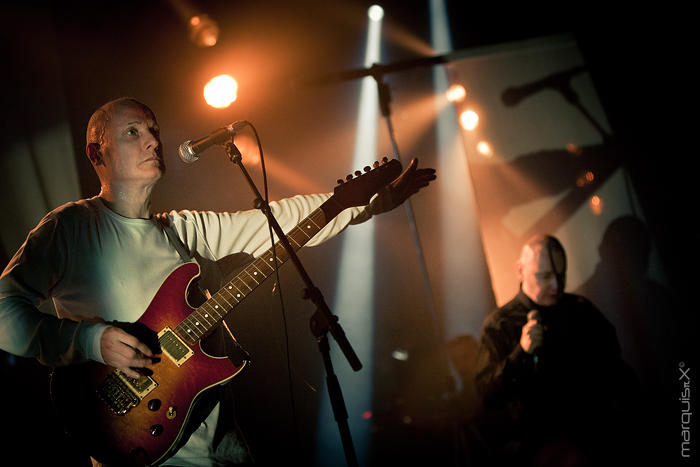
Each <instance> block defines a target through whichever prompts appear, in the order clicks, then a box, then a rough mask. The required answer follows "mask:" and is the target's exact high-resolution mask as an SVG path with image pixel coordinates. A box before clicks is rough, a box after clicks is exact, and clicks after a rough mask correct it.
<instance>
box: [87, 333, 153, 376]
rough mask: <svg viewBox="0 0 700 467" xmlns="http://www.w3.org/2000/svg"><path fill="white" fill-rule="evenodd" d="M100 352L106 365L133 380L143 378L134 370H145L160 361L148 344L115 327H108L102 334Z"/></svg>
mask: <svg viewBox="0 0 700 467" xmlns="http://www.w3.org/2000/svg"><path fill="white" fill-rule="evenodd" d="M100 350H101V351H102V359H103V360H104V362H105V364H107V365H109V366H113V367H114V368H116V369H118V370H121V371H123V372H124V373H125V374H126V375H127V376H129V377H131V378H138V377H140V376H141V374H140V373H139V372H138V371H136V370H135V369H134V368H145V367H146V366H147V365H151V364H153V363H157V362H158V361H160V359H159V358H158V357H156V356H155V355H154V353H153V352H151V349H149V348H148V346H147V345H146V344H144V343H143V342H141V341H140V340H138V339H137V338H136V337H135V336H133V335H131V334H129V333H128V332H126V331H124V330H122V329H120V328H118V327H114V326H110V327H108V328H107V329H106V330H105V332H104V334H102V340H101V341H100Z"/></svg>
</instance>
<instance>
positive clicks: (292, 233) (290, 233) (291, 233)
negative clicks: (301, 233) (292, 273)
mask: <svg viewBox="0 0 700 467" xmlns="http://www.w3.org/2000/svg"><path fill="white" fill-rule="evenodd" d="M295 233H297V231H296V230H293V231H292V232H289V233H288V234H287V238H288V239H289V242H290V243H291V242H294V244H295V245H296V248H294V250H298V249H299V248H301V245H300V244H299V242H297V239H296V238H294V234H295Z"/></svg>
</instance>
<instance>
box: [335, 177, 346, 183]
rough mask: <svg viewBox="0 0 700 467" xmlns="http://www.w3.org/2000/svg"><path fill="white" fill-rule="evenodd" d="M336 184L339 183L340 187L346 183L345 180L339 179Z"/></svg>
mask: <svg viewBox="0 0 700 467" xmlns="http://www.w3.org/2000/svg"><path fill="white" fill-rule="evenodd" d="M336 182H338V185H341V184H343V183H345V180H343V179H342V178H339V179H338V180H336Z"/></svg>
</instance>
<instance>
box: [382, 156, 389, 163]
mask: <svg viewBox="0 0 700 467" xmlns="http://www.w3.org/2000/svg"><path fill="white" fill-rule="evenodd" d="M387 162H389V158H388V157H386V156H384V157H382V164H386V163H387Z"/></svg>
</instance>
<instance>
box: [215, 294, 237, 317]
mask: <svg viewBox="0 0 700 467" xmlns="http://www.w3.org/2000/svg"><path fill="white" fill-rule="evenodd" d="M214 297H219V298H220V299H221V300H223V301H225V302H226V306H223V305H221V307H222V309H224V308H227V309H224V314H226V313H227V312H228V311H229V310H230V309H231V308H233V306H231V302H229V301H228V300H226V297H224V294H223V293H219V292H217V293H216V294H215V295H214ZM212 298H213V297H212Z"/></svg>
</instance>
